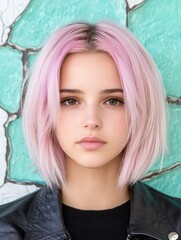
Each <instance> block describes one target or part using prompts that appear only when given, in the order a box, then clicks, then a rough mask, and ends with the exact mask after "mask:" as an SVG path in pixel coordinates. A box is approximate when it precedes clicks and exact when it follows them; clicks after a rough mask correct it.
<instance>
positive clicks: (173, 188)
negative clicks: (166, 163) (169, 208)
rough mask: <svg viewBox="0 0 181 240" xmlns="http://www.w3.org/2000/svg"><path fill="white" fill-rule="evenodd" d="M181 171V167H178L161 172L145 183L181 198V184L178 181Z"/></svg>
mask: <svg viewBox="0 0 181 240" xmlns="http://www.w3.org/2000/svg"><path fill="white" fill-rule="evenodd" d="M180 172H181V167H178V168H175V169H174V170H172V171H171V172H167V173H164V174H160V175H159V176H158V177H156V178H153V179H152V180H150V181H146V182H145V183H147V184H148V185H150V186H152V187H154V188H156V189H157V190H159V191H161V192H164V193H165V194H168V195H171V196H174V197H178V198H181V184H180V182H178V179H180Z"/></svg>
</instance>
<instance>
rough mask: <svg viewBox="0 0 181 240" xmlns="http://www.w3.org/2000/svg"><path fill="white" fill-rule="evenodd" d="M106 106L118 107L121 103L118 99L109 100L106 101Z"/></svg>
mask: <svg viewBox="0 0 181 240" xmlns="http://www.w3.org/2000/svg"><path fill="white" fill-rule="evenodd" d="M106 104H108V105H113V106H118V105H121V104H123V101H122V100H121V99H118V98H110V99H108V100H107V101H106Z"/></svg>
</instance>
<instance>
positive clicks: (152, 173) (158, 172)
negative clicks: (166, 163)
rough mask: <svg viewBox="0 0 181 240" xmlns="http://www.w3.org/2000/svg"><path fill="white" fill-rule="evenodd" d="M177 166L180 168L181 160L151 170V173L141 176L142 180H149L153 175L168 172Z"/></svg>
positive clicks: (156, 175)
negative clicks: (157, 169) (160, 168)
mask: <svg viewBox="0 0 181 240" xmlns="http://www.w3.org/2000/svg"><path fill="white" fill-rule="evenodd" d="M177 168H181V162H177V163H175V164H173V165H171V166H170V167H168V168H163V169H162V170H159V171H154V172H151V173H149V174H147V175H146V176H145V177H143V178H142V180H144V181H148V180H151V179H153V178H155V177H158V176H160V175H162V174H165V173H168V172H170V171H172V170H175V169H177Z"/></svg>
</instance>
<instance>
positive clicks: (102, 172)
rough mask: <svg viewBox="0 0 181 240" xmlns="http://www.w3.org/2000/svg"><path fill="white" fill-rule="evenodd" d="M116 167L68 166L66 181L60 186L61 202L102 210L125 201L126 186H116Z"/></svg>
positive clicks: (127, 195) (79, 207) (72, 205)
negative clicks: (89, 167) (90, 167)
mask: <svg viewBox="0 0 181 240" xmlns="http://www.w3.org/2000/svg"><path fill="white" fill-rule="evenodd" d="M118 169H119V167H118V166H117V167H115V166H114V167H113V168H110V166H108V167H106V166H105V167H103V168H98V169H88V168H84V169H82V167H80V168H79V167H76V169H75V168H71V167H68V174H67V183H66V185H64V186H63V188H62V201H63V203H64V204H66V205H68V206H71V207H74V208H78V209H82V210H103V209H110V208H114V207H117V206H119V205H121V204H123V203H125V202H127V201H128V200H129V193H128V186H125V187H123V188H118V185H117V180H118Z"/></svg>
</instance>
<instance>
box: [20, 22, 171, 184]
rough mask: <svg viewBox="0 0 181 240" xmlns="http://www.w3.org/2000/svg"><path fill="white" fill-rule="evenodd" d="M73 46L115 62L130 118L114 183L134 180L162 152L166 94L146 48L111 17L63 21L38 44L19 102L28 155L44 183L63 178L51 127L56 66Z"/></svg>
mask: <svg viewBox="0 0 181 240" xmlns="http://www.w3.org/2000/svg"><path fill="white" fill-rule="evenodd" d="M76 52H106V53H108V54H109V55H110V56H112V58H113V60H114V61H115V63H116V65H117V68H118V71H119V74H120V81H121V82H122V86H123V89H124V97H125V107H126V111H127V116H128V119H129V121H128V127H129V139H128V142H127V145H126V147H125V149H124V154H123V158H122V164H121V169H120V176H119V181H118V184H119V186H124V185H125V184H132V183H135V182H136V181H137V180H139V179H141V178H142V177H143V176H144V174H145V172H146V171H147V170H148V169H149V167H150V166H151V165H152V163H153V162H154V161H155V160H156V159H157V158H158V156H160V155H161V156H162V158H163V155H164V151H165V148H166V145H167V140H166V139H167V138H166V135H167V117H166V112H167V108H166V95H165V91H164V88H163V85H162V80H161V77H160V74H159V71H158V69H157V67H156V65H155V63H154V61H153V60H152V58H151V57H150V55H149V54H148V52H147V51H146V49H145V48H144V47H143V46H142V45H141V44H140V43H139V42H138V41H137V40H136V39H135V37H134V36H133V35H132V34H131V33H130V32H129V30H128V29H126V28H125V27H122V26H118V25H115V24H114V23H111V22H99V23H97V24H89V23H86V22H78V23H72V24H70V25H67V26H64V27H62V28H60V29H58V30H56V31H55V32H54V33H53V34H52V36H51V37H50V38H49V39H48V41H47V42H46V44H45V45H44V47H43V48H42V50H41V52H40V54H39V57H38V59H37V61H36V63H35V65H34V68H33V72H32V74H31V77H30V82H29V86H28V91H27V94H26V98H25V102H24V108H23V128H24V133H25V138H26V142H27V145H28V148H29V150H30V153H31V156H32V158H33V159H34V160H35V162H36V163H37V166H38V168H39V169H40V172H41V174H42V176H43V178H44V180H45V181H46V183H47V184H48V185H49V186H53V185H57V186H59V187H60V186H61V184H64V183H65V175H66V174H65V172H66V162H65V157H64V153H63V152H62V150H61V147H60V146H59V144H58V141H57V139H56V136H55V133H54V129H55V123H56V119H57V114H58V112H59V110H60V103H59V101H60V99H59V81H60V70H61V66H62V63H63V61H64V59H65V57H66V56H67V55H68V54H71V53H76ZM120 124H121V123H120Z"/></svg>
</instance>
